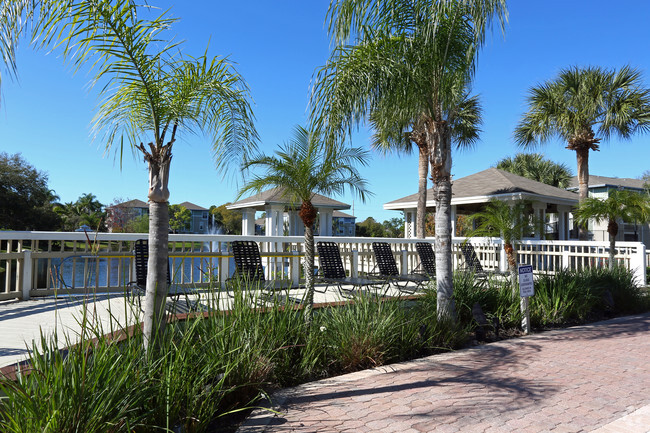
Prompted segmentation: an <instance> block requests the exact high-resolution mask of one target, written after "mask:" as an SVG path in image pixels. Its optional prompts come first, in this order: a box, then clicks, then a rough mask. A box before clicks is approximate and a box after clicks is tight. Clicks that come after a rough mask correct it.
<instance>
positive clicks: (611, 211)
mask: <svg viewBox="0 0 650 433" xmlns="http://www.w3.org/2000/svg"><path fill="white" fill-rule="evenodd" d="M573 216H574V218H575V219H576V221H577V222H578V223H579V224H581V225H586V224H587V223H588V222H589V221H590V220H593V221H595V222H597V223H600V222H601V221H607V233H608V234H609V269H613V268H614V258H615V256H616V235H617V234H618V221H619V220H622V221H637V222H639V223H645V222H648V221H650V196H648V194H645V193H643V194H640V193H637V192H634V191H628V190H624V189H622V190H616V189H615V190H610V191H609V194H608V196H607V198H606V199H599V198H595V197H587V198H586V199H585V200H584V201H583V202H582V203H580V206H579V207H578V209H576V210H575V212H574V213H573Z"/></svg>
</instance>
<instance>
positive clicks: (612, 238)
mask: <svg viewBox="0 0 650 433" xmlns="http://www.w3.org/2000/svg"><path fill="white" fill-rule="evenodd" d="M607 233H608V234H609V269H610V270H613V269H614V266H615V265H614V263H615V260H616V235H617V234H618V223H617V222H616V221H615V220H612V219H610V220H609V221H608V223H607Z"/></svg>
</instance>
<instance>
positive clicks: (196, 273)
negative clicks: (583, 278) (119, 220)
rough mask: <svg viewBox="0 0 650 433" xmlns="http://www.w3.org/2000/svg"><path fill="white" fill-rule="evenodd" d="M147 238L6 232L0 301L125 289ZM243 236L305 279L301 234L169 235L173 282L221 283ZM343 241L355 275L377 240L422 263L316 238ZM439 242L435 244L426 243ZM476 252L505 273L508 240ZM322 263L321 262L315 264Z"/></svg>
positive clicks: (531, 258) (538, 262)
mask: <svg viewBox="0 0 650 433" xmlns="http://www.w3.org/2000/svg"><path fill="white" fill-rule="evenodd" d="M144 236H145V235H143V234H109V233H100V234H97V235H96V236H94V235H91V236H90V237H89V238H87V237H86V235H85V234H84V233H61V232H0V248H2V250H1V252H0V300H5V299H28V298H29V297H35V296H49V295H52V294H57V293H58V294H84V293H98V292H101V293H103V292H124V291H125V290H127V287H128V284H129V282H131V281H134V280H135V275H134V270H133V267H132V257H133V253H132V250H133V243H134V242H135V241H136V240H138V239H141V238H143V237H144ZM237 239H246V240H254V241H257V242H259V243H260V246H261V251H262V256H263V261H264V267H265V270H266V272H267V277H268V278H276V279H277V278H280V279H288V280H292V281H294V283H298V282H299V281H300V280H301V278H302V268H301V263H302V257H303V256H304V246H303V238H302V237H283V236H279V237H266V236H248V237H245V236H227V235H170V237H169V255H170V258H171V263H172V266H171V268H172V278H173V280H174V283H175V284H179V285H184V286H191V287H205V286H208V285H210V284H212V285H213V286H214V287H219V286H223V284H224V283H225V281H226V279H227V278H229V277H230V276H231V274H232V272H233V270H234V269H233V268H234V263H233V261H232V256H231V254H230V252H229V243H230V242H231V241H233V240H237ZM316 240H317V241H318V240H328V241H334V242H337V243H338V244H339V246H340V249H341V255H342V257H343V261H344V265H345V267H346V269H347V270H348V272H349V273H350V275H353V276H354V275H359V274H361V275H362V274H364V273H368V272H371V271H372V270H373V268H374V266H375V261H374V255H373V253H372V242H375V241H378V240H379V241H386V242H389V243H390V244H391V247H392V248H393V251H394V252H395V256H396V259H397V262H398V266H399V268H400V269H401V271H402V272H403V273H407V272H408V271H410V270H412V269H414V268H415V267H416V266H417V264H418V257H417V252H416V250H415V243H416V242H418V241H419V240H418V239H401V238H399V239H377V238H356V237H355V238H343V237H327V238H325V237H323V238H319V237H317V238H316ZM427 241H429V242H432V243H433V239H427ZM465 241H466V239H465V238H454V240H453V249H452V251H453V257H452V263H453V265H454V268H456V269H458V268H462V267H463V259H462V255H461V253H460V248H459V245H460V243H461V242H465ZM471 243H472V244H473V245H474V246H475V249H476V252H477V255H478V257H479V259H480V261H481V263H482V264H483V267H484V268H486V269H501V270H505V269H506V260H505V254H504V252H503V247H502V241H501V240H500V239H498V238H472V239H471ZM517 249H518V251H519V262H520V263H522V264H524V263H525V264H531V265H533V269H534V270H535V272H537V273H544V272H545V273H554V272H556V271H557V270H559V269H583V268H588V267H596V266H606V264H607V260H608V249H609V246H608V244H607V243H605V242H580V241H521V242H518V243H517ZM616 249H617V256H616V260H617V263H618V264H620V265H623V266H625V267H627V268H628V269H632V270H633V271H634V272H635V275H636V277H637V280H638V281H639V282H640V283H641V284H643V285H645V283H646V281H645V266H646V263H648V260H649V259H650V257H648V253H647V252H646V251H645V247H644V246H643V244H641V243H638V242H618V243H617V244H616ZM316 266H318V259H316Z"/></svg>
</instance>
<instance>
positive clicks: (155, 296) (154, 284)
mask: <svg viewBox="0 0 650 433" xmlns="http://www.w3.org/2000/svg"><path fill="white" fill-rule="evenodd" d="M168 241H169V208H168V206H167V203H166V202H165V203H157V202H153V201H151V202H149V261H148V266H147V294H146V296H145V304H144V338H145V347H151V345H152V344H155V343H156V342H155V341H154V340H155V339H156V336H161V335H162V334H163V332H164V328H165V320H164V318H165V298H166V296H167V289H168V288H167V266H168V264H167V260H168V250H167V245H168Z"/></svg>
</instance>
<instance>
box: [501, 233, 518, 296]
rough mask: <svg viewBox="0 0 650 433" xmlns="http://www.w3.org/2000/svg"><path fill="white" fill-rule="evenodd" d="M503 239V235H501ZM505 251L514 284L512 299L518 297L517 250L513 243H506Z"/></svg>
mask: <svg viewBox="0 0 650 433" xmlns="http://www.w3.org/2000/svg"><path fill="white" fill-rule="evenodd" d="M501 237H503V235H501ZM503 249H504V250H505V252H506V257H507V260H508V271H509V272H510V281H511V284H512V297H513V298H516V297H517V250H515V247H514V245H513V244H512V243H511V242H505V244H504V246H503Z"/></svg>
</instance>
